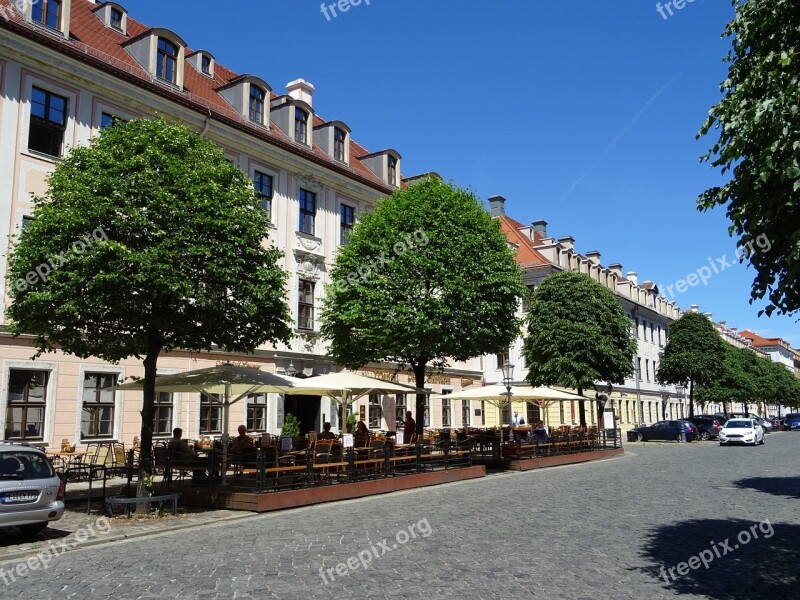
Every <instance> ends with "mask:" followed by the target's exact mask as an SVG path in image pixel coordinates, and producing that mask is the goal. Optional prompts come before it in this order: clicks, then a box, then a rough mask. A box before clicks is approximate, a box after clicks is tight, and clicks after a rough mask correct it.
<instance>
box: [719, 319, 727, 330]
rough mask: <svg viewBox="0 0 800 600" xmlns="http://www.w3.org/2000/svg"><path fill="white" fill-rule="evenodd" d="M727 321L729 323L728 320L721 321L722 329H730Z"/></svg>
mask: <svg viewBox="0 0 800 600" xmlns="http://www.w3.org/2000/svg"><path fill="white" fill-rule="evenodd" d="M727 323H728V322H727V321H720V322H719V324H720V327H722V329H728V325H727Z"/></svg>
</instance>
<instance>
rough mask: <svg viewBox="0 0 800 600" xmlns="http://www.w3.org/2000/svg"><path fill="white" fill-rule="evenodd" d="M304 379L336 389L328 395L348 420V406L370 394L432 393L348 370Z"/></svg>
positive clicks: (344, 418)
mask: <svg viewBox="0 0 800 600" xmlns="http://www.w3.org/2000/svg"><path fill="white" fill-rule="evenodd" d="M303 381H305V382H307V383H308V384H309V385H316V386H319V387H324V388H330V389H332V390H336V392H335V393H330V392H329V393H327V394H326V395H327V396H329V397H330V398H331V400H333V401H334V402H335V403H336V404H338V405H340V406H341V407H342V421H345V420H346V415H347V407H348V406H351V405H352V404H353V403H354V402H355V401H356V400H358V399H359V398H362V397H364V396H366V395H368V394H418V393H423V394H430V392H429V391H427V390H423V389H419V388H416V387H414V386H412V385H405V384H403V383H394V382H391V381H384V380H382V379H376V378H375V377H367V376H366V375H361V374H359V373H355V372H353V371H348V370H344V371H339V372H338V373H328V374H327V375H317V376H315V377H309V378H308V379H304V380H303ZM339 432H340V433H344V428H343V427H342V423H339Z"/></svg>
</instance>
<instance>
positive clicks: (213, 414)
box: [200, 393, 222, 434]
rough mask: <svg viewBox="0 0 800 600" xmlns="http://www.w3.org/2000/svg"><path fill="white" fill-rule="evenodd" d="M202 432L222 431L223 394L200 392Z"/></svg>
mask: <svg viewBox="0 0 800 600" xmlns="http://www.w3.org/2000/svg"><path fill="white" fill-rule="evenodd" d="M200 433H201V434H209V433H222V394H210V395H209V394H202V393H201V394H200Z"/></svg>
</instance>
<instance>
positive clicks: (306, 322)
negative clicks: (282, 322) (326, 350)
mask: <svg viewBox="0 0 800 600" xmlns="http://www.w3.org/2000/svg"><path fill="white" fill-rule="evenodd" d="M297 296H298V298H297V326H298V327H299V328H300V329H309V330H313V329H314V282H313V281H306V280H305V279H301V280H300V285H299V286H298V290H297Z"/></svg>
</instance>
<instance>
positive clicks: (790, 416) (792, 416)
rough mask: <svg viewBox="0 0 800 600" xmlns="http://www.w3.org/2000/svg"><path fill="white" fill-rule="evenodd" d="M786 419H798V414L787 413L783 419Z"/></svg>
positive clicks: (799, 416)
mask: <svg viewBox="0 0 800 600" xmlns="http://www.w3.org/2000/svg"><path fill="white" fill-rule="evenodd" d="M785 418H786V419H800V413H789V414H788V415H786V417H785Z"/></svg>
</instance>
